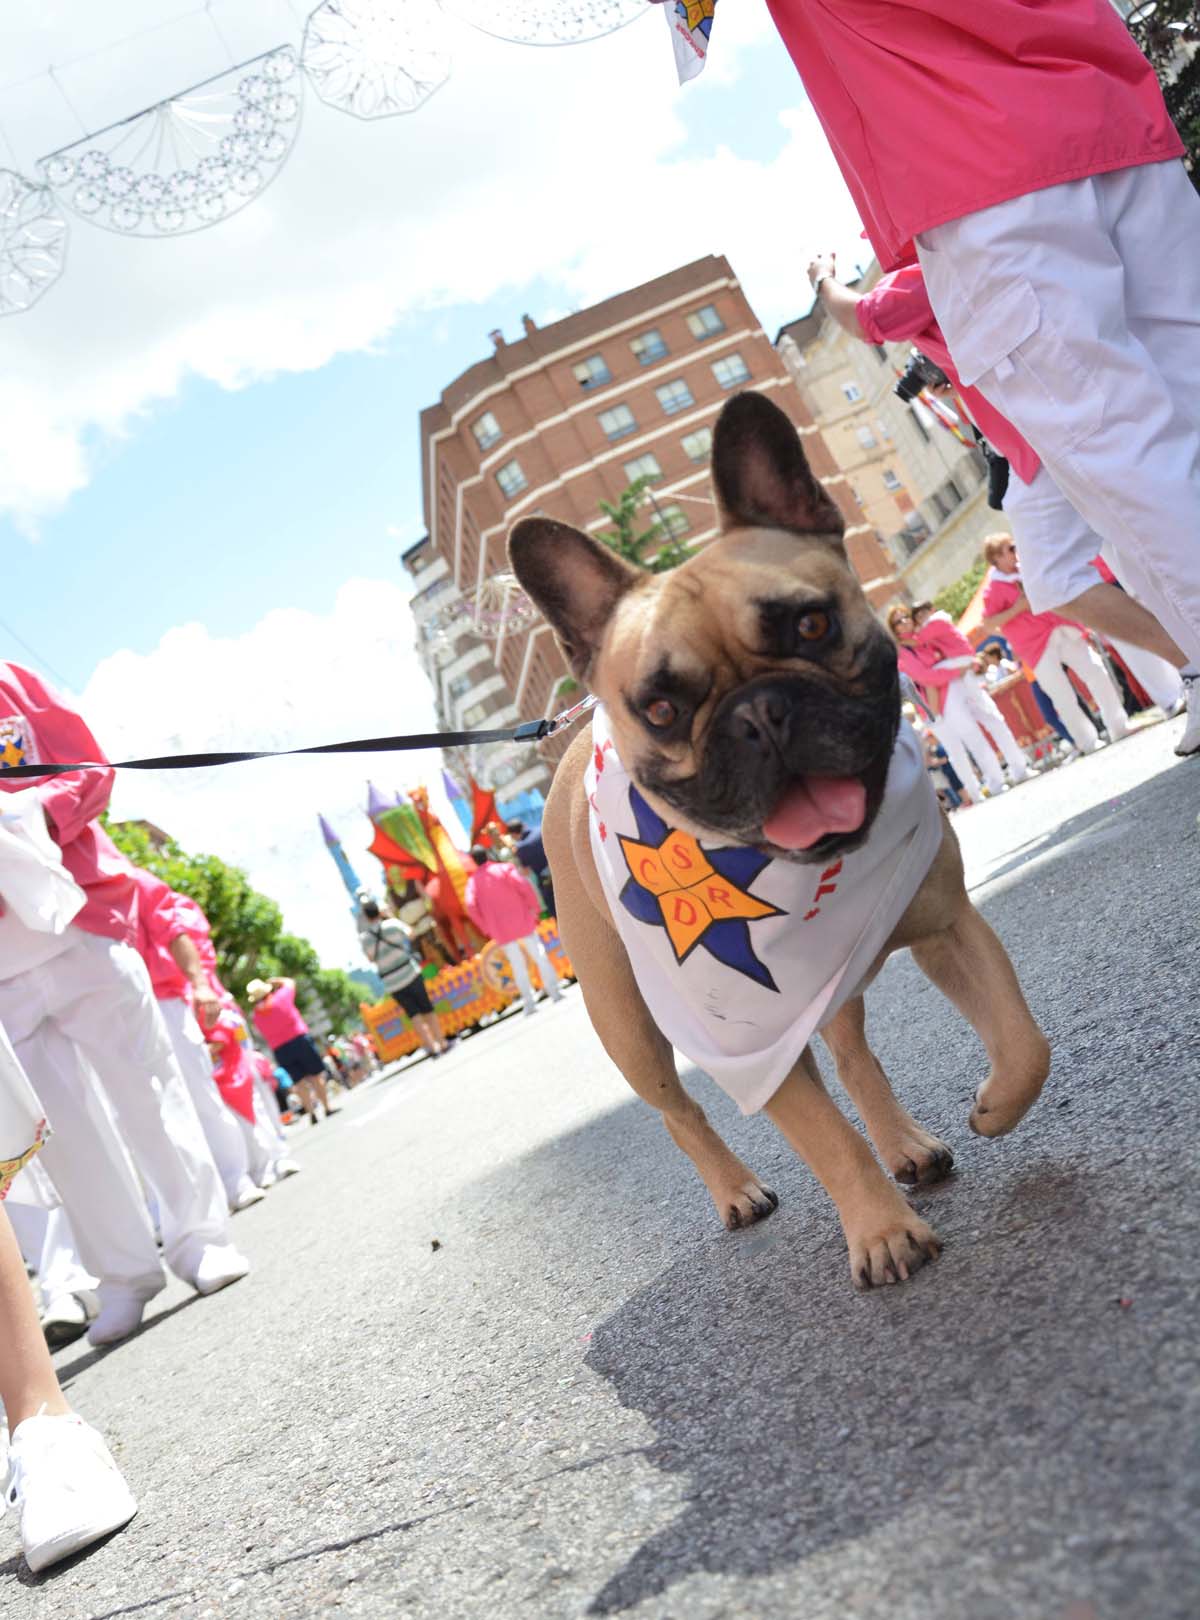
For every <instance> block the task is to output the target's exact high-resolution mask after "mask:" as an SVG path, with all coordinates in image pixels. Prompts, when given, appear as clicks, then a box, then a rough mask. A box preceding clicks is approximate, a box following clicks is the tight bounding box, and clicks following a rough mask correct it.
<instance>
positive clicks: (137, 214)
mask: <svg viewBox="0 0 1200 1620" xmlns="http://www.w3.org/2000/svg"><path fill="white" fill-rule="evenodd" d="M300 107H301V77H300V73H299V71H298V61H297V55H296V51H295V48H294V47H293V46H291V45H281V46H279V47H277V48H276V49H275V50H271V51H266V52H264V53H263V54H262V55H261V56H255V57H252V58H251V59H250V60H249V61H246V62H241V63H239V64H238V65H237V66H235V67H232V68H229V69H227V70H226V72H224V73H219V74H217V75H216V76H215V77H214V78H211V79H205V80H204V81H203V83H201V84H197V85H193V86H192V87H191V88H190V89H188V90H183V91H180V92H179V94H178V95H174V96H170V97H169V98H168V99H167V100H165V101H159V102H156V103H155V105H154V106H153V107H147V108H146V109H145V110H144V111H142V112H139V113H134V114H133V115H132V116H131V117H129V118H123V119H122V120H121V121H120V122H119V123H116V124H110V125H109V127H108V128H107V129H102V130H100V131H99V132H98V133H97V134H95V135H86V136H84V137H83V138H82V139H81V140H78V141H75V142H73V143H72V144H71V145H70V146H63V147H60V148H59V150H58V151H56V152H51V153H50V154H49V155H48V156H47V157H44V158H41V159H40V160H39V163H38V167H39V168H40V169H41V172H42V174H43V176H44V177H45V179H46V181H47V183H48V184H49V185H50V186H52V187H53V189H54V192H55V195H56V196H57V197H58V198H59V200H60V201H61V202H62V203H64V204H65V206H66V207H67V208H69V209H71V211H72V212H73V213H75V214H78V215H79V216H80V217H81V218H83V219H86V220H87V221H88V222H89V223H90V224H92V225H99V226H102V227H103V228H104V229H105V230H109V231H117V232H119V233H120V234H121V235H123V236H180V235H183V234H184V233H186V232H188V231H202V230H205V229H206V228H207V227H208V226H210V225H216V224H219V223H220V221H221V220H223V219H228V218H229V217H230V215H231V214H236V213H237V212H238V210H239V209H241V208H244V207H245V206H246V204H247V203H248V202H250V201H251V200H252V199H253V198H254V197H256V196H258V194H259V193H260V192H261V191H263V190H265V189H266V187H267V186H268V185H270V183H271V181H272V180H274V178H275V176H276V175H277V174H278V173H279V170H280V169H281V168H282V167H283V165H284V163H285V162H286V160H287V158H288V155H289V154H290V152H291V150H292V147H293V145H294V144H295V140H296V132H297V130H298V129H299V126H300Z"/></svg>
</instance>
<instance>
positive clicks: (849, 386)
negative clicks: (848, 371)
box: [842, 382, 863, 405]
mask: <svg viewBox="0 0 1200 1620" xmlns="http://www.w3.org/2000/svg"><path fill="white" fill-rule="evenodd" d="M842 393H843V394H845V396H846V398H847V399H848V400H849V402H850V404H851V405H857V404H858V402H859V400H860V399H861V398H862V397H863V391H862V389H861V388H860V387H859V386H858V384H857V383H856V382H844V383H843V384H842Z"/></svg>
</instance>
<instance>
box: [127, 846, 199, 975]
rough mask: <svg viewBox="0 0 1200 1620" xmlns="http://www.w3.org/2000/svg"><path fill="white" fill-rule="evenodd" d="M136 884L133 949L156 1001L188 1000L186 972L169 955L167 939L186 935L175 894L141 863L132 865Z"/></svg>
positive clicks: (169, 946)
mask: <svg viewBox="0 0 1200 1620" xmlns="http://www.w3.org/2000/svg"><path fill="white" fill-rule="evenodd" d="M132 871H133V881H134V883H135V884H136V885H137V891H138V907H137V924H138V930H137V932H138V937H137V948H138V952H139V953H140V955H141V958H142V961H143V962H145V964H146V966H147V968H149V970H150V983H151V984H152V985H153V986H154V994H155V995H156V996H157V997H158V999H159V1001H190V1000H191V987H190V986H189V984H188V981H187V975H186V974H185V973H184V972H183V971H182V969H181V968H180V967H179V965H178V963H177V962H176V961H175V958H174V957H173V956H172V955H171V941H172V940H175V939H178V938H179V936H180V935H181V934H186V933H187V929H186V928H185V927H184V924H183V919H182V918H181V917H180V915H179V910H178V907H177V906H176V903H175V902H176V899H177V896H176V894H175V892H174V890H173V889H171V888H170V887H169V886H168V885H167V884H166V883H164V882H163V880H162V878H160V877H155V875H154V873H153V872H147V871H146V869H145V867H143V866H135V867H133V868H132Z"/></svg>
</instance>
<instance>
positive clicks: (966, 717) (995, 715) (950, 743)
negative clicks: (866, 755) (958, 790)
mask: <svg viewBox="0 0 1200 1620" xmlns="http://www.w3.org/2000/svg"><path fill="white" fill-rule="evenodd" d="M887 624H888V629H889V630H890V631H891V632H892V635H893V636H894V637H895V638H896V642H897V644H898V649H899V650H898V654H897V659H898V662H899V665H900V673H901V674H902V675H907V676H908V677H909V679H910V680H912V681H915V682H916V684H917V685H918V686H919V687H920V688H921V689H922V692H923V694H924V696H925V701H926V702H927V704H928V706H929V709H930V712H931V714H932V716H933V718H932V722H931V723H932V726H933V729H934V732H935V733H936V735H937V738H938V741H939V742H940V743H941V745H942V747H943V748H944V749H945V750H946V753H947V754H948V755H949V756H950V763H951V765H953V767H954V770H955V773H956V774H957V776H958V777H959V779H960V780H961V782H962V784H963V792H964V794H965V796H966V798H967V800H968V801H969V802H970V803H972V804H974V803H975V802H976V793H975V791H973V788H972V784H973V783H974V781H975V772H974V771H973V770H972V769H971V760H972V759H973V760H974V761H975V764H976V766H977V767H978V770H979V775H980V776H981V777H982V778H983V782H984V786H985V787H986V788H987V790H988V792H989V793H991V794H997V793H1000V792H1002V791H1003V789H1004V777H1003V775H1002V774H1001V771H1000V762H999V760H998V759H997V758H996V753H995V749H993V748H992V746H991V744H990V743H989V742H988V740H987V737H985V736H984V734H983V730H982V727H983V726H986V727H987V730H988V735H989V736H990V737H991V738H992V739H993V741H994V742H995V744H996V747H997V748H999V750H1000V752H1001V753H1002V754H1003V755H1004V758H1005V761H1006V763H1007V765H1008V772H1009V776H1010V778H1011V779H1012V781H1013V782H1014V783H1015V782H1024V781H1025V779H1026V778H1027V777H1028V776H1029V774H1030V771H1029V761H1028V760H1027V759H1026V758H1025V755H1024V753H1023V752H1022V750H1021V745H1020V743H1019V742H1018V741H1017V739H1016V738H1015V737H1014V736H1013V734H1012V732H1011V730H1010V729H1009V725H1008V721H1007V720H1005V718H1004V716H1003V715H1002V714H1001V713H1000V710H999V709H998V708H997V707H996V703H995V699H994V698H992V697H991V696H990V695H989V693H988V690H987V687H986V686H985V684H984V683H983V681H981V680H980V678H979V673H978V669H977V664H978V658H977V655H976V652H975V649H974V647H972V645H971V643H970V642H969V641H968V640H967V638H966V637H965V636H963V635H960V634H959V632H958V631H957V630H956V629H955V628H954V625H953V624H952V623H951V622H950V619H949V618H948V616H947V615H946V614H944V613H934V614H933V615H931V617H930V618H928V619H926V621H925V623H924V624H923V625H922V626H921V628H920V629H919V630H918V629H917V627H916V625H915V624H914V622H913V616H912V613H911V612H910V611H909V609H908V608H906V607H903V606H901V605H900V604H896V605H895V606H894V607H892V608H890V609H889V610H888V615H887Z"/></svg>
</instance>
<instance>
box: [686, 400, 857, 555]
mask: <svg viewBox="0 0 1200 1620" xmlns="http://www.w3.org/2000/svg"><path fill="white" fill-rule="evenodd" d="M712 476H713V491H714V493H715V495H716V497H717V507H718V509H719V511H720V514H721V527H722V529H731V528H734V527H737V526H741V525H747V524H759V525H762V526H763V527H764V528H771V529H790V530H791V531H792V533H793V534H814V535H820V536H821V537H822V538H823V539H826V538H827V539H828V540H830V542H831V543H833V544H836V545H837V546H838V547H839V549H840V548H841V542H842V530H843V529H844V528H845V526H846V524H845V519H844V518H843V517H842V514H841V513H840V512H839V511H838V509H837V506H836V505H835V503H834V502H833V500H832V499H831V498H830V497H829V495H827V494H826V492H825V491H824V490H823V489H822V488H821V485H820V484H819V483H818V481H817V480H816V479H815V478H814V477H813V475H812V471H811V469H810V468H809V465H808V462H807V461H806V459H805V456H804V451H803V450H802V449H801V447H800V439H799V437H798V436H797V433H796V429H795V426H794V425H793V423H792V422H791V421H790V420H789V418H788V417H786V416H785V415H784V413H783V412H782V411H781V410H780V409H779V407H778V405H772V403H771V401H770V400H769V399H767V398H766V397H765V396H764V395H762V394H756V393H753V392H750V391H748V392H746V393H744V394H735V395H734V396H733V398H732V399H731V400H728V401H727V402H726V404H725V407H724V409H723V410H722V412H721V414H720V416H719V417H718V418H717V426H716V431H715V433H714V435H713V455H712Z"/></svg>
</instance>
